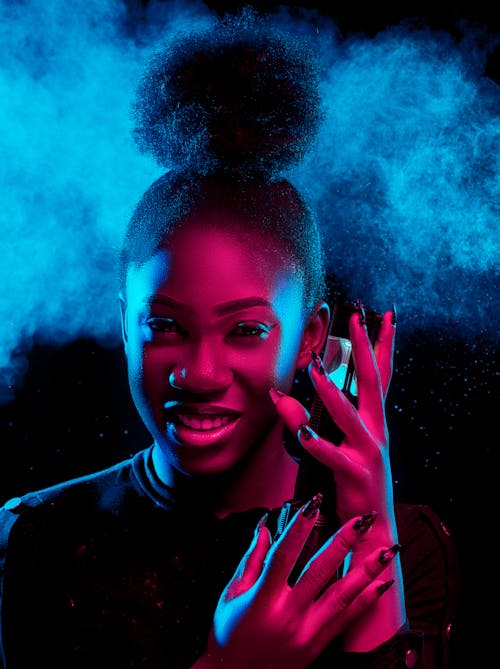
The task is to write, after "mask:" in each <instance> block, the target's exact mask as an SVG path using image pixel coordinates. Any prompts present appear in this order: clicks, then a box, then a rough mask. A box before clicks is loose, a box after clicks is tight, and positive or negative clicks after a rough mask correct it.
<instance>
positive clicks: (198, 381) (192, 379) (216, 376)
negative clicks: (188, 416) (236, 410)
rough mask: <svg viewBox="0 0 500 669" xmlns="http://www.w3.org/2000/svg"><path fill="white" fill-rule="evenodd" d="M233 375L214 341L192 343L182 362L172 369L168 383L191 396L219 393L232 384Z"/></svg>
mask: <svg viewBox="0 0 500 669" xmlns="http://www.w3.org/2000/svg"><path fill="white" fill-rule="evenodd" d="M232 380H233V373H232V371H231V369H230V368H229V366H228V365H227V362H226V360H225V357H224V355H223V354H222V352H221V351H220V350H219V346H218V345H217V342H216V341H207V340H206V339H203V340H199V341H197V342H194V343H193V344H192V345H191V346H190V347H189V348H188V350H187V351H186V356H185V357H184V359H183V360H182V361H179V363H178V364H177V365H175V366H174V367H173V369H172V370H171V372H170V375H169V378H168V381H169V384H170V386H171V387H172V388H175V389H177V390H184V391H186V392H189V393H192V394H210V393H213V394H215V393H220V392H222V391H224V390H226V389H227V388H228V387H229V386H230V385H231V383H232Z"/></svg>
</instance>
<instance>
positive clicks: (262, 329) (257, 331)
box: [229, 323, 274, 339]
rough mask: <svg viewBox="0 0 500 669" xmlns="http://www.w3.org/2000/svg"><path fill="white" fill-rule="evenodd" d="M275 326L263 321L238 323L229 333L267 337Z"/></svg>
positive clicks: (237, 335) (230, 334) (231, 334)
mask: <svg viewBox="0 0 500 669" xmlns="http://www.w3.org/2000/svg"><path fill="white" fill-rule="evenodd" d="M273 327H274V326H272V325H264V324H263V323H238V324H237V325H235V326H234V328H233V329H232V330H231V332H230V333H229V336H230V337H249V338H254V339H266V337H267V336H268V334H269V333H270V331H271V330H272V328H273Z"/></svg>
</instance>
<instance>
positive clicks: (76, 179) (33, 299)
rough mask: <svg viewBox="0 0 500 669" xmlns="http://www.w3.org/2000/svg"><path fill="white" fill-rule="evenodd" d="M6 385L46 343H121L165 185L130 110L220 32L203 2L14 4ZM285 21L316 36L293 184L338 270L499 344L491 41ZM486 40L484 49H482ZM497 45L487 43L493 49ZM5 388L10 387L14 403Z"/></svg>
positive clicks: (311, 19)
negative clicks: (128, 265) (311, 110)
mask: <svg viewBox="0 0 500 669" xmlns="http://www.w3.org/2000/svg"><path fill="white" fill-rule="evenodd" d="M0 7H1V11H2V18H1V23H0V40H1V43H2V45H3V50H4V59H3V62H2V63H1V66H0V85H1V87H2V91H1V99H2V105H1V107H0V124H1V127H2V133H1V136H0V155H1V158H2V159H1V161H0V171H1V177H2V184H3V186H2V191H3V192H2V213H1V215H2V219H1V222H0V230H1V233H0V234H1V240H2V262H1V265H0V285H1V286H2V297H1V298H0V318H1V322H2V324H3V327H2V328H1V330H0V380H1V383H2V384H3V387H4V391H3V395H4V397H5V399H8V392H6V390H7V388H8V387H9V386H10V387H17V386H20V385H21V384H22V379H23V376H24V374H25V372H26V365H27V355H28V354H29V352H30V350H31V348H32V347H33V345H34V344H35V343H42V344H44V343H48V344H55V345H62V344H65V343H67V342H70V341H72V340H74V339H77V338H79V337H86V338H87V337H88V338H94V339H95V340H96V341H98V342H99V343H101V344H102V345H106V346H108V345H109V346H115V345H117V344H118V343H119V327H118V325H119V324H118V307H117V301H116V282H115V261H116V258H117V252H118V249H119V247H120V243H121V238H122V235H123V232H124V228H125V224H126V221H127V219H128V216H129V215H130V213H131V211H132V208H133V207H134V206H135V203H136V202H137V200H138V198H139V197H140V195H141V193H142V192H143V190H144V189H145V188H146V187H147V186H148V185H149V184H150V183H151V181H153V179H155V178H156V177H157V176H159V174H160V169H159V168H158V166H157V165H156V164H154V163H153V161H152V159H149V158H148V157H145V156H143V155H141V154H139V152H138V151H137V149H136V147H135V145H134V144H133V141H132V138H131V134H130V130H131V118H130V104H131V101H132V98H133V95H134V92H135V88H136V85H137V81H138V78H139V76H140V74H141V72H142V70H143V66H144V64H145V63H146V62H147V60H148V59H149V57H150V56H151V54H152V53H153V51H155V50H156V49H157V48H158V47H159V46H161V44H162V43H163V42H164V41H165V40H168V38H169V36H171V35H174V34H177V33H178V32H179V31H183V30H186V29H197V28H198V27H205V26H207V25H210V22H211V21H214V20H215V15H214V14H213V13H212V12H211V11H210V10H208V9H207V7H206V5H205V4H204V3H203V2H201V1H194V0H192V1H188V0H186V1H185V2H179V1H175V2H152V3H150V4H149V6H148V7H147V8H145V9H142V10H139V9H138V10H136V13H135V14H134V15H132V14H131V13H130V12H127V11H126V8H125V4H124V3H122V2H120V1H119V0H91V1H89V0H87V1H86V2H85V3H74V4H72V5H71V11H68V5H67V3H63V2H62V0H53V1H52V2H50V3H45V2H42V1H41V0H26V1H25V2H23V3H18V4H15V5H13V4H12V3H11V2H8V0H0ZM270 20H271V21H275V22H276V23H277V24H279V25H281V26H282V27H285V28H287V29H289V30H291V31H295V32H299V33H302V34H305V35H307V36H308V37H310V38H311V39H312V40H313V42H314V43H315V44H316V46H317V49H318V54H319V57H320V59H321V67H322V90H323V95H324V100H325V108H326V119H325V123H324V126H323V128H322V130H321V134H320V136H319V139H318V142H317V145H316V146H315V147H314V150H313V151H312V152H311V153H310V155H309V156H308V157H307V158H306V160H305V162H304V163H303V165H302V166H301V167H300V168H299V169H297V170H296V171H295V172H293V173H292V174H290V178H291V179H292V180H293V181H295V182H296V183H297V185H298V186H299V187H300V188H302V189H304V191H305V193H306V195H307V196H308V197H309V198H310V199H311V201H312V203H313V205H314V206H315V207H316V209H317V211H318V214H319V216H320V220H321V222H322V224H323V226H324V231H325V242H326V247H327V254H328V261H329V265H330V269H331V270H332V271H334V272H335V273H336V274H337V275H338V276H339V278H340V279H341V280H342V281H343V282H344V284H345V285H346V287H347V289H348V292H349V294H350V295H351V296H353V297H358V296H359V297H360V298H361V299H362V300H363V301H364V302H365V304H369V305H370V306H373V307H374V308H378V309H384V308H386V307H387V306H389V305H390V303H391V302H393V301H394V302H395V303H396V305H397V307H398V313H399V314H400V315H401V316H402V318H401V321H402V327H403V329H404V328H405V327H406V328H407V331H408V332H411V331H412V329H414V328H415V327H424V328H425V327H435V326H442V325H445V326H448V327H449V326H451V328H452V329H453V332H454V334H458V336H463V337H470V336H471V335H474V336H476V337H477V334H478V333H482V334H483V335H484V336H485V337H490V336H496V335H497V328H498V316H496V313H497V312H498V303H496V304H495V301H496V295H497V287H496V285H497V284H496V279H497V276H498V244H497V239H498V208H499V198H498V195H499V181H498V175H499V173H500V172H499V165H498V161H499V139H500V128H499V116H498V108H499V107H498V103H499V89H498V86H497V85H496V84H495V83H494V82H493V81H492V80H490V79H488V78H487V77H485V76H484V74H483V71H484V66H485V59H486V54H487V48H488V45H489V42H490V40H489V39H485V36H484V35H481V34H479V33H477V34H476V32H475V30H472V29H471V31H470V32H469V33H468V34H467V38H466V39H464V40H463V41H462V43H460V44H456V43H455V42H453V40H452V39H451V37H450V35H448V34H446V33H438V32H432V31H428V30H420V31H416V30H413V29H412V28H411V26H403V25H400V26H393V27H389V28H387V29H386V30H384V31H383V32H381V33H379V34H378V35H376V36H375V37H374V38H370V37H367V36H364V35H353V36H351V37H348V38H347V39H340V37H339V34H338V30H337V28H336V26H335V25H334V24H333V23H332V22H330V20H329V19H326V18H325V17H318V16H317V15H315V14H314V12H304V13H303V15H302V16H299V15H297V14H294V16H293V17H292V15H291V13H290V12H289V11H288V10H287V9H281V10H279V11H276V12H275V13H273V14H271V15H270ZM479 45H482V50H481V49H480V48H479ZM485 45H486V46H485ZM0 394H1V393H0Z"/></svg>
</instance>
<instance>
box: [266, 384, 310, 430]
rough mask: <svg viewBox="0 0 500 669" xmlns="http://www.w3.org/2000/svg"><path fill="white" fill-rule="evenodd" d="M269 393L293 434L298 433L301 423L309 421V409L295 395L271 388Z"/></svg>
mask: <svg viewBox="0 0 500 669" xmlns="http://www.w3.org/2000/svg"><path fill="white" fill-rule="evenodd" d="M269 395H270V396H271V399H272V400H273V402H274V405H275V406H276V411H277V412H278V414H279V415H280V417H281V418H282V420H283V422H284V423H285V425H286V427H287V428H288V429H289V430H290V432H291V433H292V434H297V430H298V429H299V425H301V424H302V423H307V422H308V421H309V418H310V415H309V412H308V411H307V409H305V408H304V407H303V406H302V404H301V403H300V402H299V401H298V400H296V399H295V397H290V395H286V394H285V393H282V392H281V390H276V389H275V388H271V390H270V391H269Z"/></svg>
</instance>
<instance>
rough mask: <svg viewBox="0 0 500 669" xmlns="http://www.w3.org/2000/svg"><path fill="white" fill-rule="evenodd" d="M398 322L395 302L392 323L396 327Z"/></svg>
mask: <svg viewBox="0 0 500 669" xmlns="http://www.w3.org/2000/svg"><path fill="white" fill-rule="evenodd" d="M397 320H398V315H397V312H396V305H395V304H394V302H393V303H392V316H391V323H392V324H393V325H396V322H397Z"/></svg>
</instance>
